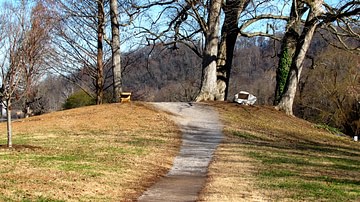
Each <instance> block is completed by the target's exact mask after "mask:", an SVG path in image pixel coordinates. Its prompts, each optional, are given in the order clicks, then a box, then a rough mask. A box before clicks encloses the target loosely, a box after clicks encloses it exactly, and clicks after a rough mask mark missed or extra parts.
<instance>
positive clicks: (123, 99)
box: [120, 92, 131, 103]
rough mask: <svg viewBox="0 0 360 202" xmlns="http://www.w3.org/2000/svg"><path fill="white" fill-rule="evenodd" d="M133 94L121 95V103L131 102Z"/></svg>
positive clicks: (125, 93) (124, 93) (123, 93)
mask: <svg viewBox="0 0 360 202" xmlns="http://www.w3.org/2000/svg"><path fill="white" fill-rule="evenodd" d="M130 99H131V93H130V92H122V93H120V102H121V103H123V102H130Z"/></svg>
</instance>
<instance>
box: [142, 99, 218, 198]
mask: <svg viewBox="0 0 360 202" xmlns="http://www.w3.org/2000/svg"><path fill="white" fill-rule="evenodd" d="M152 104H153V105H154V106H155V107H156V108H158V109H161V110H164V111H168V112H170V113H171V114H172V118H173V120H174V121H175V122H176V123H177V124H178V125H179V126H180V128H181V131H182V133H183V136H182V139H183V143H182V146H181V149H180V153H179V154H178V156H177V157H176V158H175V160H174V164H173V167H172V168H171V170H170V171H169V173H168V174H167V175H166V176H164V177H163V178H161V179H160V180H159V181H158V182H157V183H156V184H154V185H153V186H152V187H150V188H149V189H148V190H147V191H146V192H144V194H143V195H142V196H140V197H139V199H138V201H140V202H143V201H145V202H147V201H196V199H197V197H198V193H199V192H200V190H201V188H202V187H203V185H204V183H205V180H206V174H207V168H208V165H209V163H210V160H211V158H212V154H213V152H214V151H215V149H216V147H217V145H218V144H219V143H220V142H221V140H222V132H221V131H222V126H221V124H220V122H219V120H218V115H217V113H216V112H215V111H214V110H212V109H211V107H209V106H206V105H204V104H200V103H178V102H177V103H175V102H172V103H168V102H166V103H152Z"/></svg>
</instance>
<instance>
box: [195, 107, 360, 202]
mask: <svg viewBox="0 0 360 202" xmlns="http://www.w3.org/2000/svg"><path fill="white" fill-rule="evenodd" d="M209 104H211V105H212V106H214V107H215V108H216V109H217V110H218V111H219V113H220V115H221V119H222V121H223V124H224V134H225V135H226V139H225V141H224V142H223V144H222V145H221V146H219V148H218V150H217V152H216V155H215V158H214V160H213V163H212V164H211V166H210V169H209V170H210V171H209V179H208V182H207V186H206V187H205V188H204V190H203V192H202V195H201V198H200V199H201V200H202V201H219V200H221V201H269V200H270V201H359V200H360V186H359V185H360V180H359V174H360V144H359V143H358V142H353V141H352V140H351V139H350V138H346V137H339V136H336V135H334V134H331V133H329V132H327V131H324V130H322V129H318V128H316V127H315V126H314V124H311V123H309V122H307V121H304V120H301V119H298V118H296V117H290V116H286V115H285V114H284V113H282V112H279V111H276V110H274V109H273V108H271V107H261V106H241V105H238V104H234V103H209Z"/></svg>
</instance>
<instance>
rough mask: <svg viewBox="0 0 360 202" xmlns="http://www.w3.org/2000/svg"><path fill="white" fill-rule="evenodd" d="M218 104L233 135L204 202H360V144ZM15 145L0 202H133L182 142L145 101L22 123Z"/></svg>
mask: <svg viewBox="0 0 360 202" xmlns="http://www.w3.org/2000/svg"><path fill="white" fill-rule="evenodd" d="M212 105H213V106H214V107H215V109H217V110H218V111H219V113H220V116H221V119H222V122H223V124H224V133H225V135H226V138H225V140H224V142H223V144H221V145H220V146H219V149H218V150H217V152H216V154H215V157H214V161H213V162H212V164H211V166H210V171H209V180H208V183H207V185H206V187H205V189H204V191H203V192H202V196H201V199H202V200H207V201H261V200H267V201H269V200H270V201H359V200H360V186H359V185H360V180H359V173H360V144H359V143H355V142H352V141H350V140H349V139H347V138H343V137H337V136H335V135H333V134H329V133H327V132H325V131H323V130H320V129H317V128H315V127H314V126H313V125H312V124H310V123H308V122H306V121H303V120H300V119H297V118H293V117H288V116H286V115H284V114H283V113H280V112H277V111H274V110H273V109H271V108H266V107H258V106H256V107H247V106H239V105H236V104H232V103H213V104H212ZM5 128H6V125H5V123H2V124H0V134H3V135H2V136H1V137H0V145H5V144H6V133H5ZM13 142H14V144H15V145H16V146H15V148H14V149H12V150H8V149H6V148H4V146H1V148H0V201H62V200H63V201H121V200H122V201H125V200H133V199H135V198H136V197H137V196H138V195H139V194H140V193H141V192H142V191H143V190H144V189H145V188H146V187H147V186H149V185H150V184H151V182H152V181H153V180H154V179H155V178H156V177H157V176H159V175H162V174H164V173H165V172H166V171H167V169H168V168H169V167H170V166H171V162H172V158H173V157H174V155H176V153H177V151H178V146H179V144H180V140H179V131H178V129H177V128H176V127H175V126H174V125H173V123H172V122H169V121H168V120H167V119H166V118H165V115H164V114H162V113H159V112H156V111H153V110H150V109H148V108H146V107H144V106H143V104H139V103H138V104H132V105H120V104H116V105H103V106H93V107H85V108H80V109H75V110H68V111H62V112H56V113H51V114H47V115H43V116H38V117H33V118H30V119H26V120H22V121H18V122H16V123H14V139H13Z"/></svg>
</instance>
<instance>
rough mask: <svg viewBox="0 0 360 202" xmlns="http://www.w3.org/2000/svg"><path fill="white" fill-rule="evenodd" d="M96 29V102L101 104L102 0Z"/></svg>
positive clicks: (99, 3) (102, 77)
mask: <svg viewBox="0 0 360 202" xmlns="http://www.w3.org/2000/svg"><path fill="white" fill-rule="evenodd" d="M97 5H98V16H97V20H98V22H97V23H98V30H97V32H98V33H97V75H96V104H102V103H103V98H104V63H103V54H104V53H103V40H104V24H105V12H104V0H98V3H97Z"/></svg>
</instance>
